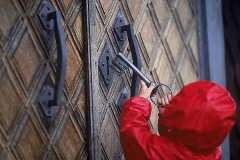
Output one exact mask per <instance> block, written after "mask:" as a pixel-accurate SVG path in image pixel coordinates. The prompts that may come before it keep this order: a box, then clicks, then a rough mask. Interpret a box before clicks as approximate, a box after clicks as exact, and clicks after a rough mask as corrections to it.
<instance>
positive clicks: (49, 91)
mask: <svg viewBox="0 0 240 160" xmlns="http://www.w3.org/2000/svg"><path fill="white" fill-rule="evenodd" d="M38 17H39V20H40V22H41V24H42V32H43V34H44V36H45V38H46V40H47V42H48V43H49V44H50V39H52V36H53V27H54V33H55V38H56V44H57V52H58V58H57V64H58V65H57V70H56V78H55V86H54V88H52V87H50V86H49V85H46V88H45V90H44V91H43V93H42V95H41V97H40V99H39V103H40V106H41V107H42V110H43V111H44V113H45V115H46V116H48V117H49V116H53V115H54V114H55V112H56V110H57V108H58V107H59V106H60V105H61V103H62V94H63V88H64V82H65V76H66V69H67V47H66V41H65V36H64V30H63V25H62V16H61V12H60V11H55V10H54V8H53V6H52V5H51V3H48V2H47V3H44V5H43V7H42V9H41V10H40V11H39V13H38Z"/></svg>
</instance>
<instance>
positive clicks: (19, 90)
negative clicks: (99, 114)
mask: <svg viewBox="0 0 240 160" xmlns="http://www.w3.org/2000/svg"><path fill="white" fill-rule="evenodd" d="M49 2H50V3H51V4H52V5H53V6H54V8H55V10H60V11H61V13H62V22H63V28H64V34H65V38H66V45H67V50H68V57H67V60H68V65H67V73H66V79H65V85H64V94H63V96H62V105H61V106H60V107H59V108H58V109H57V111H56V113H55V114H54V116H53V117H47V116H45V114H44V112H43V111H42V109H41V107H40V105H39V103H38V100H39V98H40V95H41V93H42V91H43V90H44V88H45V87H46V84H45V82H48V83H49V84H50V85H51V86H52V87H53V86H54V84H55V76H56V67H57V49H56V48H57V47H56V42H55V40H53V42H51V43H48V42H47V40H46V39H45V37H44V35H43V33H42V30H41V23H40V22H39V20H38V15H37V14H38V11H39V9H41V7H42V5H43V4H44V3H45V1H41V0H35V1H22V0H9V1H6V0H0V20H1V23H0V58H1V59H0V157H1V159H87V156H88V152H87V148H86V146H87V145H86V140H87V138H86V137H87V129H86V121H87V120H86V102H85V101H86V98H85V97H86V95H85V83H84V82H85V80H84V79H85V66H84V63H83V57H84V52H83V17H82V16H83V3H82V1H81V0H80V1H79V0H76V1H75V0H74V1H69V0H61V1H55V0H50V1H49Z"/></svg>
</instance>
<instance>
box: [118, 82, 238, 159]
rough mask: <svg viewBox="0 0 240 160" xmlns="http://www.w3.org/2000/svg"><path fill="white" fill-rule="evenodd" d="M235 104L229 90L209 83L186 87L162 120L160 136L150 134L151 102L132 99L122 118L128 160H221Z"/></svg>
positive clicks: (160, 119) (121, 123) (232, 122)
mask: <svg viewBox="0 0 240 160" xmlns="http://www.w3.org/2000/svg"><path fill="white" fill-rule="evenodd" d="M235 110H236V104H235V102H234V100H233V99H232V98H231V96H230V95H229V93H228V91H227V90H226V89H224V88H222V87H221V86H219V85H217V84H215V83H212V82H207V81H198V82H195V83H191V84H189V85H187V86H185V87H184V88H183V89H182V90H181V91H180V93H179V94H177V95H176V96H174V97H173V99H172V101H171V102H170V104H169V105H167V106H166V107H165V110H164V113H163V115H162V116H160V115H159V116H160V117H159V133H160V135H161V136H159V135H156V134H153V133H152V132H151V131H150V126H149V124H148V120H149V118H150V114H151V111H152V107H151V103H150V101H149V100H147V99H145V98H142V97H133V98H131V99H129V100H128V101H126V102H125V104H124V106H123V108H122V113H121V118H120V140H121V145H122V148H123V152H124V156H125V159H126V160H147V159H151V160H158V159H162V160H179V159H185V160H195V159H199V160H205V159H207V160H212V159H214V160H215V159H221V158H222V151H221V148H220V144H221V143H222V142H223V140H224V139H225V137H226V136H227V134H228V132H229V131H230V130H231V128H232V126H233V125H234V123H235V119H236V117H235Z"/></svg>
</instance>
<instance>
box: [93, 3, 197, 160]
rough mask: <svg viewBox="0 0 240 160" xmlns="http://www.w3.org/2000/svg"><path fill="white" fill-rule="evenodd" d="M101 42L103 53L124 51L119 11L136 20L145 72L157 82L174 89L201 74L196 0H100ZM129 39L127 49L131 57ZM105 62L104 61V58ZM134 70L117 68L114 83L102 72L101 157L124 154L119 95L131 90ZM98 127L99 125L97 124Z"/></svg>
mask: <svg viewBox="0 0 240 160" xmlns="http://www.w3.org/2000/svg"><path fill="white" fill-rule="evenodd" d="M95 5H96V13H95V15H96V48H97V57H98V58H99V59H100V58H101V55H102V54H103V52H104V50H105V49H106V47H107V48H108V49H109V51H110V53H111V55H112V56H113V57H115V56H116V54H117V53H118V52H119V50H118V48H117V43H116V41H115V39H114V35H113V31H112V26H113V25H114V22H115V19H116V17H117V16H121V17H123V18H124V21H125V23H126V24H133V26H134V31H135V35H136V40H137V44H138V47H139V50H140V55H141V62H142V72H143V73H144V74H145V75H146V76H147V77H149V78H150V79H151V80H152V81H154V82H156V83H166V84H168V85H170V86H171V87H172V89H173V91H174V94H176V93H178V92H179V91H180V89H181V88H182V87H183V86H184V85H186V84H188V83H190V82H193V81H196V80H198V79H199V71H198V68H199V67H198V65H199V62H198V42H197V40H198V38H197V35H198V32H197V16H196V6H195V1H194V0H121V1H119V0H95ZM127 48H128V42H127V41H126V42H125V43H124V45H123V50H122V52H123V54H124V55H125V56H127V57H128V59H131V54H130V51H129V50H128V49H127ZM99 65H101V64H99ZM130 72H131V70H129V71H126V72H125V73H124V74H123V75H122V76H121V77H119V76H117V75H116V74H114V75H113V79H112V81H111V83H110V84H106V82H104V78H103V76H102V75H101V73H100V72H99V95H100V96H99V107H98V110H96V112H97V114H95V115H97V116H98V119H99V126H96V127H95V130H99V133H98V134H99V141H100V142H99V143H100V150H101V151H100V153H99V156H100V157H101V159H124V156H123V152H122V149H121V145H120V140H119V132H118V126H119V117H120V113H121V107H119V104H118V102H119V97H120V95H121V93H126V94H128V95H129V96H130V84H131V78H130ZM157 112H158V110H157V107H156V106H154V105H153V107H152V115H151V118H150V121H149V124H150V126H151V130H152V132H153V133H156V134H158V131H157V130H158V129H157V120H158V116H157ZM93 129H94V128H93Z"/></svg>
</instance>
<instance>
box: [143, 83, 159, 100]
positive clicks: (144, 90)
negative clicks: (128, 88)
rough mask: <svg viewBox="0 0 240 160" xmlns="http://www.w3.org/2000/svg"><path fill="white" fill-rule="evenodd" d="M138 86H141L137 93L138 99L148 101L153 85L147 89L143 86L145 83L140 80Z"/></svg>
mask: <svg viewBox="0 0 240 160" xmlns="http://www.w3.org/2000/svg"><path fill="white" fill-rule="evenodd" d="M140 84H141V89H140V91H139V97H143V98H146V99H148V98H149V97H150V95H151V93H152V90H153V89H154V87H155V85H154V84H151V86H150V87H149V88H148V87H147V85H146V84H145V82H143V81H142V80H140Z"/></svg>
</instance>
